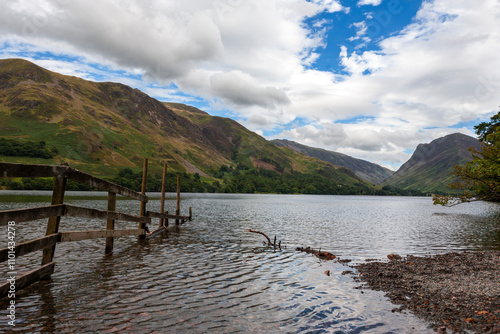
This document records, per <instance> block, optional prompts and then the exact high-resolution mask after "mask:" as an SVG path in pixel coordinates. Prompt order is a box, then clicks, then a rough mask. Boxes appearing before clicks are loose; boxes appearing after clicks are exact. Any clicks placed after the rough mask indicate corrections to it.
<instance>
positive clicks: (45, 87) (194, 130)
mask: <svg viewBox="0 0 500 334" xmlns="http://www.w3.org/2000/svg"><path fill="white" fill-rule="evenodd" d="M0 117H1V119H2V122H1V124H0V138H4V139H5V140H16V141H18V142H19V143H26V142H29V141H31V142H33V143H41V142H43V145H44V147H46V148H47V149H48V150H49V151H50V152H51V157H49V158H41V157H34V156H29V155H25V156H15V155H8V154H3V155H0V160H1V161H4V162H22V163H36V164H58V163H61V162H66V163H69V164H70V165H71V166H73V167H75V168H78V169H80V170H82V171H85V172H88V173H91V174H94V175H98V176H101V177H105V178H115V177H116V176H117V175H118V172H119V171H121V170H123V168H128V169H129V170H130V171H131V172H132V173H137V172H139V171H140V169H141V166H142V161H143V158H148V159H149V160H150V171H151V172H152V173H158V172H159V171H160V169H161V168H162V166H163V163H164V162H167V163H168V164H169V167H170V169H171V170H174V171H178V172H184V173H185V174H189V173H191V174H194V173H196V174H197V175H200V176H201V177H203V178H204V179H205V180H206V181H210V182H215V183H218V184H220V185H221V187H220V188H217V189H219V190H220V189H222V188H224V187H223V185H224V184H225V185H226V186H227V185H230V184H233V183H234V184H236V183H235V182H236V181H235V180H238V179H241V178H242V176H241V175H247V176H248V178H247V180H245V181H242V182H246V183H248V182H250V183H251V182H257V180H256V179H252V177H251V175H252V174H255V173H257V174H259V173H260V174H262V175H264V174H265V173H264V172H265V171H267V172H271V175H268V176H267V177H266V178H265V179H266V180H267V181H266V182H268V183H270V184H273V187H277V186H278V183H279V182H282V183H283V182H284V183H286V184H288V183H291V180H290V178H291V179H302V180H303V179H307V177H306V176H312V175H314V176H321V177H322V178H324V179H321V180H316V181H315V182H316V183H318V184H320V183H330V182H331V183H332V184H331V187H333V185H335V187H337V188H335V189H340V190H342V189H345V190H346V192H347V189H349V190H348V192H354V193H367V192H369V191H370V187H369V186H368V185H367V184H366V183H365V182H364V181H363V180H361V179H360V178H358V177H357V176H356V175H355V174H354V173H353V172H351V171H350V170H348V169H347V168H344V167H337V166H334V165H332V164H329V163H326V162H323V161H321V160H319V159H315V158H311V157H307V156H305V155H302V154H299V153H297V152H295V151H293V150H291V149H286V148H279V147H277V146H275V145H273V144H272V143H270V142H269V141H267V140H265V139H264V138H262V137H261V136H259V135H257V134H255V133H254V132H252V131H249V130H248V129H246V128H244V127H243V126H241V125H240V124H239V123H237V122H235V121H233V120H230V119H227V118H222V117H213V116H210V115H208V114H207V113H205V112H203V111H201V110H198V109H196V108H193V107H190V106H186V105H182V104H174V103H162V102H160V101H158V100H156V99H153V98H151V97H149V96H148V95H146V94H144V93H143V92H141V91H139V90H137V89H133V88H131V87H128V86H125V85H122V84H117V83H109V82H103V83H98V82H90V81H86V80H83V79H80V78H76V77H70V76H64V75H61V74H58V73H54V72H51V71H48V70H46V69H43V68H41V67H39V66H37V65H35V64H32V63H30V62H28V61H24V60H19V59H6V60H0ZM226 168H227V171H226ZM236 171H237V172H236ZM127 173H128V172H127ZM273 173H276V174H273ZM127 175H133V174H130V173H129V174H127ZM262 175H260V176H262ZM260 176H259V177H260ZM278 179H280V181H279V182H278V181H277V180H278ZM271 180H274V181H276V182H274V181H273V182H274V183H273V182H271ZM285 180H288V181H285ZM325 180H328V182H326V181H325ZM240 181H241V180H240ZM303 182H304V183H307V181H304V180H303ZM236 186H237V184H236V185H235V187H236ZM271 188H272V187H271ZM285 188H286V187H285ZM285 188H283V189H285ZM252 189H253V188H252V187H250V188H248V189H247V190H249V191H250V190H252ZM266 189H269V187H267V188H266ZM287 189H289V190H290V189H291V190H290V191H295V190H293V189H294V187H291V188H290V187H288V188H287ZM295 189H297V190H298V191H299V192H303V187H302V186H300V187H296V188H295ZM225 190H226V191H228V190H230V188H225ZM237 190H238V189H237ZM270 190H271V191H273V190H275V189H270ZM238 191H239V190H238ZM255 191H259V187H255ZM324 191H326V190H324Z"/></svg>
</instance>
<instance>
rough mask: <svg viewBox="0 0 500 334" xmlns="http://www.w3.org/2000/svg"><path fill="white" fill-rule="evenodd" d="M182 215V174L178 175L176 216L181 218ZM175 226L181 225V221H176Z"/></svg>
mask: <svg viewBox="0 0 500 334" xmlns="http://www.w3.org/2000/svg"><path fill="white" fill-rule="evenodd" d="M180 214H181V174H177V209H176V210H175V215H176V216H179V215H180ZM175 225H179V219H178V218H177V219H176V220H175Z"/></svg>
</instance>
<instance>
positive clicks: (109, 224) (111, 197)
mask: <svg viewBox="0 0 500 334" xmlns="http://www.w3.org/2000/svg"><path fill="white" fill-rule="evenodd" d="M115 210H116V193H113V192H109V193H108V212H109V211H115ZM106 229H107V230H114V229H115V220H114V219H111V218H108V220H107V221H106ZM113 242H114V238H113V237H109V238H106V247H105V248H104V254H109V253H112V252H113Z"/></svg>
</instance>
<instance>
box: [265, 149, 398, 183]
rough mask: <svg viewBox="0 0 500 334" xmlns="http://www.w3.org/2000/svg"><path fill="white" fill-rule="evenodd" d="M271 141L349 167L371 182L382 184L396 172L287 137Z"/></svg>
mask: <svg viewBox="0 0 500 334" xmlns="http://www.w3.org/2000/svg"><path fill="white" fill-rule="evenodd" d="M271 142H272V143H273V144H275V145H277V146H280V147H289V148H291V149H292V150H294V151H296V152H299V153H302V154H305V155H307V156H310V157H314V158H318V159H320V160H323V161H326V162H329V163H332V164H334V165H337V166H343V167H346V168H349V169H350V170H352V171H353V172H354V173H355V174H356V175H357V176H359V177H360V178H362V179H364V180H366V181H368V182H371V183H375V184H380V183H382V182H383V181H384V180H385V179H387V178H388V177H389V176H391V175H392V174H394V171H392V170H390V169H387V168H384V167H382V166H379V165H377V164H374V163H371V162H369V161H365V160H361V159H356V158H353V157H350V156H348V155H345V154H342V153H337V152H332V151H327V150H323V149H320V148H314V147H309V146H306V145H302V144H299V143H296V142H294V141H290V140H286V139H276V140H272V141H271Z"/></svg>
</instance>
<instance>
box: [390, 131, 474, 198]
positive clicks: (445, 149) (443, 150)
mask: <svg viewBox="0 0 500 334" xmlns="http://www.w3.org/2000/svg"><path fill="white" fill-rule="evenodd" d="M478 143H479V142H478V141H477V140H476V139H475V138H472V137H469V136H465V135H462V134H452V135H448V136H446V137H443V138H439V139H436V140H434V141H433V142H431V143H429V144H421V145H419V146H418V147H417V149H416V150H415V152H414V154H413V155H412V157H411V158H410V160H408V161H407V162H406V163H405V164H404V165H403V166H401V168H400V169H399V170H398V171H397V172H396V173H395V174H394V175H392V176H391V177H390V178H389V179H388V180H386V182H385V183H386V184H390V185H393V186H396V187H399V188H402V189H416V190H420V191H422V192H428V193H432V192H438V191H441V192H451V191H452V190H451V189H450V188H449V187H448V184H449V183H451V182H452V181H453V177H452V176H451V175H450V173H451V172H452V171H453V170H454V166H455V165H456V164H459V165H462V164H465V163H466V162H468V161H470V160H471V159H472V155H471V153H470V152H469V151H468V148H469V147H471V146H474V147H476V148H477V147H478Z"/></svg>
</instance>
